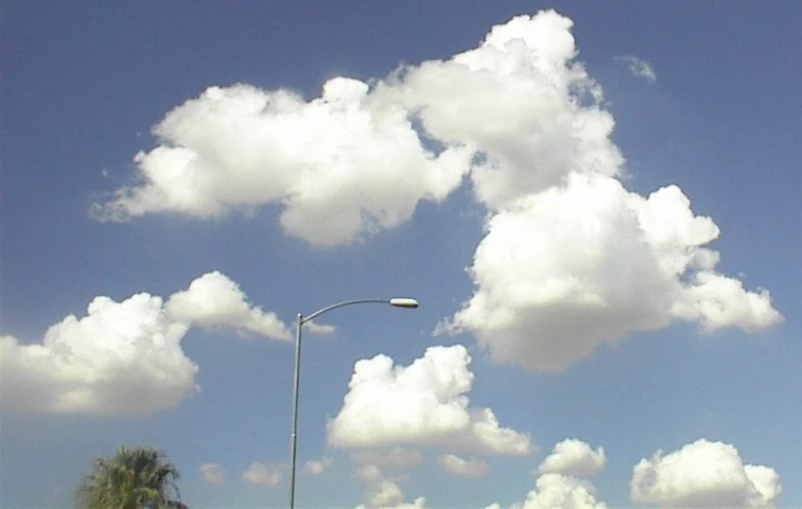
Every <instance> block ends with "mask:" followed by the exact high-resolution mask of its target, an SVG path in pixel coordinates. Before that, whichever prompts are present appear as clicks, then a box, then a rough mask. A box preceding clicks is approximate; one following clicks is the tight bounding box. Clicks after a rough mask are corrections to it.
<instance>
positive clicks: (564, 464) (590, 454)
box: [538, 439, 607, 477]
mask: <svg viewBox="0 0 802 509" xmlns="http://www.w3.org/2000/svg"><path fill="white" fill-rule="evenodd" d="M606 464H607V456H606V455H605V454H604V448H603V447H599V448H598V449H596V450H595V451H594V450H593V448H591V447H590V445H588V444H587V443H585V442H583V441H581V440H576V439H566V440H563V441H562V442H560V443H558V444H557V445H555V446H554V451H552V453H551V454H549V455H548V456H547V457H546V459H545V460H543V463H541V464H540V466H539V467H538V472H539V473H541V474H549V473H554V474H564V475H572V476H576V477H586V476H590V475H594V474H597V473H599V472H601V471H602V470H603V469H604V466H605V465H606Z"/></svg>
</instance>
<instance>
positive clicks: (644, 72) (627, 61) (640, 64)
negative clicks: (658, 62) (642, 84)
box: [615, 55, 657, 83]
mask: <svg viewBox="0 0 802 509" xmlns="http://www.w3.org/2000/svg"><path fill="white" fill-rule="evenodd" d="M615 59H616V60H617V61H619V62H621V63H622V64H624V65H626V66H627V69H628V70H629V72H630V74H632V75H633V76H637V77H639V78H643V79H645V80H646V81H648V82H650V83H654V82H655V81H657V73H656V72H655V70H654V67H652V64H650V63H649V62H647V61H646V60H643V59H642V58H638V57H633V56H631V55H621V56H618V57H615Z"/></svg>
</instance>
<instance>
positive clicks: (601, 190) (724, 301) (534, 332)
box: [440, 173, 782, 371]
mask: <svg viewBox="0 0 802 509" xmlns="http://www.w3.org/2000/svg"><path fill="white" fill-rule="evenodd" d="M486 229H487V233H486V235H485V237H484V238H483V239H482V241H481V242H480V244H479V246H478V248H477V250H476V254H475V256H474V262H473V265H472V267H471V268H470V274H471V276H472V278H473V280H474V283H475V287H476V289H475V292H474V295H473V297H472V298H471V299H470V300H468V301H467V302H466V303H465V305H464V307H463V308H462V309H461V310H460V311H458V312H457V313H456V314H455V315H454V316H453V318H452V319H451V320H450V321H447V322H445V323H443V324H442V325H441V326H440V330H441V331H444V330H445V331H451V332H457V331H461V330H467V331H470V332H472V333H473V334H474V336H476V338H477V340H478V341H479V343H480V344H482V345H484V346H486V347H488V348H489V349H490V352H491V354H492V355H493V357H494V358H495V359H497V360H499V361H503V362H507V363H511V364H516V365H520V366H525V367H529V368H535V369H540V370H545V371H560V370H563V369H565V368H566V367H567V366H568V365H570V364H571V363H572V362H574V361H576V360H577V359H579V358H582V357H584V356H587V355H588V354H590V353H591V352H592V351H593V350H594V349H595V348H596V347H597V346H598V345H600V344H603V343H610V344H614V343H616V342H618V341H619V340H620V339H621V338H623V337H624V336H625V335H627V334H628V333H631V332H634V331H643V330H652V329H658V328H662V327H666V326H667V325H669V324H670V323H671V322H672V321H674V320H682V321H689V322H696V323H698V324H700V326H701V328H702V329H703V330H705V331H714V330H717V329H721V328H724V327H738V328H741V329H742V330H745V331H754V330H759V329H762V328H764V327H768V326H770V325H772V324H775V323H777V322H779V321H781V320H782V316H781V315H780V314H779V312H777V311H776V310H775V309H774V308H773V307H772V305H771V298H770V296H769V293H768V292H767V291H765V290H758V291H757V292H751V291H748V290H746V289H744V287H743V285H742V284H741V282H740V281H739V280H736V279H733V278H730V277H727V276H724V275H721V274H719V273H717V272H716V271H715V266H716V264H717V262H718V259H719V253H718V252H716V251H714V250H711V249H709V248H706V247H704V246H705V245H706V244H707V243H709V242H710V241H712V240H714V239H715V238H717V237H718V235H719V229H718V227H717V226H716V225H715V223H714V222H713V221H712V220H711V219H710V218H707V217H699V216H695V215H694V214H693V212H692V211H691V209H690V200H688V198H687V197H686V196H685V195H684V194H683V193H682V191H681V190H680V189H679V188H678V187H676V186H668V187H665V188H662V189H660V190H658V191H655V192H654V193H652V194H651V195H649V196H648V197H643V196H640V195H638V194H636V193H632V192H629V191H627V190H626V189H624V187H623V185H622V184H621V183H620V182H619V181H618V180H616V179H613V178H610V177H608V176H605V175H601V174H578V173H572V174H571V175H570V176H569V177H567V179H566V181H565V184H564V185H563V186H560V187H554V188H551V189H549V190H547V191H544V192H542V193H538V194H532V195H529V196H526V197H524V198H522V199H520V200H519V201H518V202H517V204H516V205H515V206H514V207H510V208H508V209H505V210H503V211H501V212H499V213H497V214H495V215H494V216H492V217H491V218H490V219H489V221H488V223H487V226H486Z"/></svg>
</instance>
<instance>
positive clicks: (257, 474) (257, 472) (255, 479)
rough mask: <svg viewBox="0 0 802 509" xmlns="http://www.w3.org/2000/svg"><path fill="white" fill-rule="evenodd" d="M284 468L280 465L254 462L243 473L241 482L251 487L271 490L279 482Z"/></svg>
mask: <svg viewBox="0 0 802 509" xmlns="http://www.w3.org/2000/svg"><path fill="white" fill-rule="evenodd" d="M283 472H284V467H283V466H281V465H267V464H265V463H260V462H258V461H254V462H253V463H251V465H250V466H249V467H248V469H247V470H246V471H245V472H243V474H242V480H243V481H245V482H246V483H248V484H250V485H253V486H263V487H268V488H271V487H273V486H276V485H278V484H279V483H280V482H281V478H282V474H283Z"/></svg>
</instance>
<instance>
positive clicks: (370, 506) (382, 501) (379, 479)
mask: <svg viewBox="0 0 802 509" xmlns="http://www.w3.org/2000/svg"><path fill="white" fill-rule="evenodd" d="M354 477H356V478H357V479H359V480H360V481H362V482H363V483H364V484H365V495H366V498H367V505H360V506H358V507H357V508H356V509H390V508H393V509H422V508H423V507H424V505H425V502H426V499H425V498H422V497H421V498H417V499H415V501H414V502H412V503H411V504H410V503H405V502H404V492H403V491H401V487H400V486H399V485H398V482H399V481H401V480H404V479H405V476H395V477H386V476H385V475H384V473H383V472H382V471H381V469H380V468H379V467H377V466H376V465H363V466H361V467H359V468H358V469H357V470H356V472H355V473H354Z"/></svg>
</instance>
